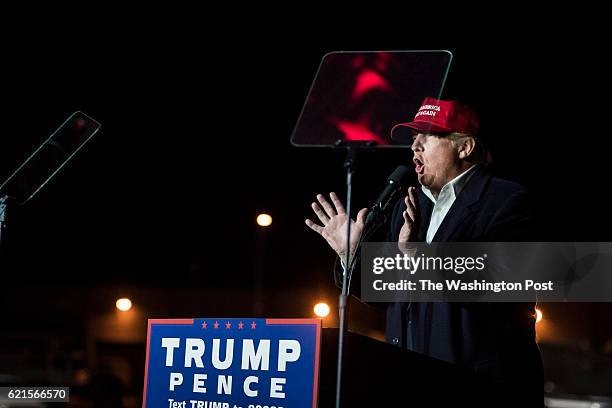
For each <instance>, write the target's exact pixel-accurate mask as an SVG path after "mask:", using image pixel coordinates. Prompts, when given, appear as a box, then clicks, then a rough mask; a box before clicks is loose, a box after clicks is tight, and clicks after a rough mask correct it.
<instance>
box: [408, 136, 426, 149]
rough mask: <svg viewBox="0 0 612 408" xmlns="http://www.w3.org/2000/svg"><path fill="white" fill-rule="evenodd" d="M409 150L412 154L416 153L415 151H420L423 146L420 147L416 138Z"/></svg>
mask: <svg viewBox="0 0 612 408" xmlns="http://www.w3.org/2000/svg"><path fill="white" fill-rule="evenodd" d="M410 148H411V149H412V151H413V152H416V151H417V150H421V149H422V148H423V146H422V145H421V142H420V141H419V138H418V137H415V138H414V140H413V141H412V145H411V146H410Z"/></svg>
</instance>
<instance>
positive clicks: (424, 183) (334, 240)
mask: <svg viewBox="0 0 612 408" xmlns="http://www.w3.org/2000/svg"><path fill="white" fill-rule="evenodd" d="M478 128H479V123H478V118H477V115H476V113H475V112H474V111H473V110H472V109H471V108H469V107H467V106H464V105H461V104H460V103H459V102H456V101H444V100H438V99H435V98H426V99H425V101H424V102H423V104H422V106H421V108H420V109H419V111H418V112H417V114H416V116H415V118H414V120H413V121H412V122H408V123H401V124H398V125H396V126H395V127H394V128H393V130H392V132H393V135H394V137H398V136H401V132H404V133H405V132H406V131H407V132H410V133H411V135H412V138H413V139H412V146H411V149H412V151H413V152H414V157H413V163H414V166H415V170H416V173H417V177H418V182H419V184H420V188H415V187H410V188H408V191H407V194H406V197H405V198H404V199H403V200H400V201H399V202H398V203H397V205H396V206H395V208H394V210H393V214H392V217H391V221H390V229H389V235H388V240H389V241H390V242H398V243H399V244H401V243H405V242H419V241H420V242H423V241H424V242H427V243H431V242H451V241H473V242H487V241H491V242H504V241H529V240H530V233H529V230H530V228H531V213H530V210H529V206H528V203H527V196H526V192H525V190H524V189H523V188H522V187H521V186H520V185H518V184H516V183H513V182H510V181H506V180H501V179H497V178H493V177H491V176H490V175H489V174H488V173H487V172H486V170H485V168H484V166H483V164H484V162H485V161H486V150H485V149H484V148H483V146H482V143H481V141H480V139H479V137H478ZM398 132H399V133H398ZM330 198H331V201H332V203H333V205H332V204H330V203H329V201H328V200H327V199H326V198H325V197H324V196H323V195H318V196H317V201H318V202H314V203H312V208H313V210H314V212H315V214H316V215H317V217H318V219H319V220H320V221H321V223H322V224H323V225H318V224H315V223H314V222H312V221H311V220H309V219H307V220H306V224H307V225H308V226H309V227H310V228H312V229H313V230H314V231H316V232H318V233H319V234H320V235H321V236H323V238H325V239H326V240H327V242H328V243H329V245H330V246H331V247H332V248H333V249H334V250H335V251H336V253H337V254H338V255H339V256H340V259H344V258H345V256H344V251H345V235H344V234H345V231H346V230H345V226H346V222H347V220H348V216H347V214H346V213H345V210H344V207H343V205H342V202H341V201H340V200H339V199H338V196H337V195H336V194H335V193H331V194H330ZM366 212H367V209H366V208H364V209H361V210H360V211H359V213H358V214H357V218H356V221H352V220H351V223H352V227H351V239H350V241H351V256H352V255H353V254H354V252H355V250H356V246H357V243H358V241H359V237H360V235H361V233H362V232H363V228H364V221H365V215H366ZM386 311H387V325H386V335H387V341H389V342H390V343H391V344H394V345H397V346H401V347H406V348H408V349H410V350H413V351H416V352H419V353H423V354H426V355H429V356H431V357H435V358H438V359H442V360H445V361H448V362H451V363H456V364H460V365H463V366H466V367H468V368H471V369H473V370H474V371H476V372H479V373H483V374H485V375H488V376H489V377H490V378H491V379H493V381H495V383H496V384H497V386H499V390H500V393H502V392H503V393H506V392H507V393H510V394H508V395H504V398H506V399H508V398H513V399H512V402H513V403H519V404H520V406H523V407H526V406H540V407H541V406H542V405H543V395H542V393H543V391H542V387H543V384H542V364H541V359H540V355H539V350H538V348H537V345H536V343H535V319H534V317H533V314H534V305H533V304H526V303H493V304H491V303H392V304H388V305H387V308H386ZM510 396H512V397H510ZM508 401H509V400H508ZM492 406H496V405H495V404H493V405H492Z"/></svg>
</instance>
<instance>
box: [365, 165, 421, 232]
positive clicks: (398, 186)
mask: <svg viewBox="0 0 612 408" xmlns="http://www.w3.org/2000/svg"><path fill="white" fill-rule="evenodd" d="M409 174H410V169H409V168H408V167H406V166H398V167H397V168H396V169H395V170H394V171H393V173H391V175H390V176H389V178H388V179H387V186H386V187H385V189H384V190H383V192H382V193H381V194H380V195H379V196H378V198H377V199H376V201H375V202H374V205H372V207H370V211H368V215H367V216H366V220H365V228H368V227H370V226H371V225H373V224H377V223H379V222H380V221H381V216H382V217H383V218H382V221H383V222H384V215H385V213H386V211H387V208H388V207H389V204H391V202H393V201H394V199H395V198H396V197H397V196H398V194H401V191H402V190H404V189H405V188H406V187H407V186H408V176H409Z"/></svg>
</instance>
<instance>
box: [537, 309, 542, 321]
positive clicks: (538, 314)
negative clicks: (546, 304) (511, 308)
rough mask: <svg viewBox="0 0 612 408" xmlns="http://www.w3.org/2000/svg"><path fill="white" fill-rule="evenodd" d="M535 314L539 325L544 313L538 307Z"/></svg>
mask: <svg viewBox="0 0 612 408" xmlns="http://www.w3.org/2000/svg"><path fill="white" fill-rule="evenodd" d="M535 312H536V314H535V318H536V323H538V322H539V321H540V320H542V311H541V310H540V309H538V308H537V307H536V309H535Z"/></svg>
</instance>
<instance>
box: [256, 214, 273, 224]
mask: <svg viewBox="0 0 612 408" xmlns="http://www.w3.org/2000/svg"><path fill="white" fill-rule="evenodd" d="M257 225H259V226H260V227H269V226H270V225H272V217H271V216H270V215H269V214H265V213H264V214H259V215H258V216H257Z"/></svg>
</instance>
